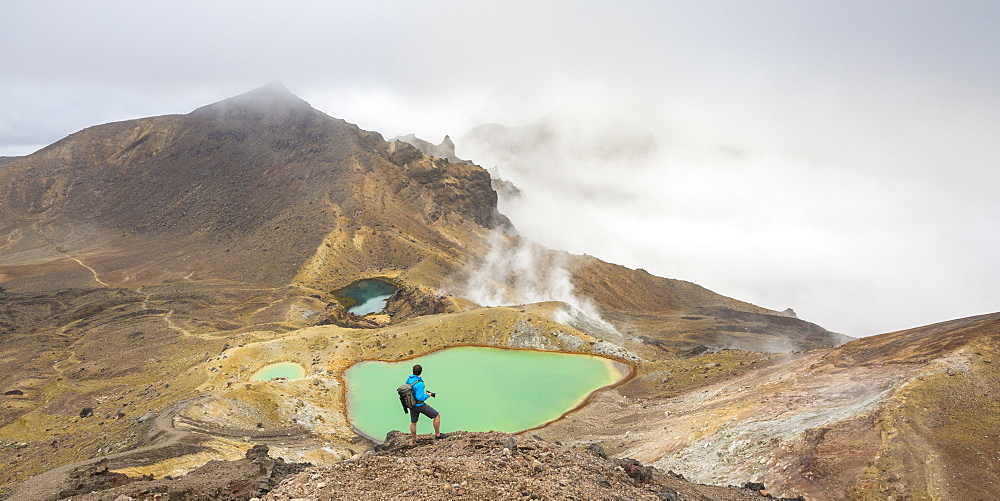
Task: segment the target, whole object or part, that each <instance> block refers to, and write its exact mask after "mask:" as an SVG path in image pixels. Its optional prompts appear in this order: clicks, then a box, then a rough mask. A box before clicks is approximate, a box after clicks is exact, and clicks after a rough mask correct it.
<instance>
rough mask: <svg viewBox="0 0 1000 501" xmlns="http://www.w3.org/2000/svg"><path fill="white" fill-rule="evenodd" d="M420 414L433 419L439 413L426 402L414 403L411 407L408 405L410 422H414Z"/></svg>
mask: <svg viewBox="0 0 1000 501" xmlns="http://www.w3.org/2000/svg"><path fill="white" fill-rule="evenodd" d="M421 414H423V415H425V416H427V417H429V418H431V419H434V418H436V417H438V414H439V413H438V411H436V410H434V408H433V407H431V406H429V405H427V404H424V405H415V406H413V407H410V422H411V423H416V422H417V419H419V418H420V415H421Z"/></svg>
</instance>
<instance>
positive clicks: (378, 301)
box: [337, 278, 398, 316]
mask: <svg viewBox="0 0 1000 501" xmlns="http://www.w3.org/2000/svg"><path fill="white" fill-rule="evenodd" d="M397 289H398V287H396V286H395V285H393V284H391V283H389V282H386V281H385V280H379V279H375V278H372V279H368V280H360V281H357V282H355V283H353V284H351V285H349V286H347V287H344V288H343V289H341V290H339V291H337V294H338V295H340V296H346V297H349V298H351V299H353V300H354V304H352V305H351V306H350V307H349V308H347V311H348V312H349V313H353V314H355V315H361V316H364V315H367V314H369V313H378V312H380V311H382V310H384V309H385V302H386V300H387V299H389V296H391V295H392V293H393V292H396V290H397Z"/></svg>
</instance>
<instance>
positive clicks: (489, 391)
mask: <svg viewBox="0 0 1000 501" xmlns="http://www.w3.org/2000/svg"><path fill="white" fill-rule="evenodd" d="M414 364H420V365H421V366H422V367H423V374H421V377H422V378H423V380H424V384H425V385H426V387H427V390H428V391H432V392H435V393H437V397H436V398H430V399H428V400H427V403H428V404H429V405H430V406H431V407H433V408H435V409H436V410H438V411H439V412H440V413H441V431H442V432H448V431H454V430H465V431H490V430H495V431H503V432H508V433H513V432H518V431H523V430H527V429H530V428H534V427H537V426H541V425H543V424H545V423H548V422H549V421H552V420H555V419H558V418H559V417H561V416H562V415H563V414H565V413H566V412H568V411H570V410H572V409H573V408H575V407H576V406H578V405H580V404H581V403H582V402H583V400H584V399H585V398H586V397H587V396H588V395H590V393H592V392H593V391H594V390H597V389H599V388H602V387H604V386H608V385H610V384H613V383H616V382H618V381H620V380H621V379H622V378H624V377H625V376H626V374H623V373H622V371H621V370H620V369H618V368H617V367H618V366H621V364H616V363H615V362H613V361H612V360H609V359H606V358H602V357H597V356H591V355H575V354H567V353H556V352H543V351H530V350H509V349H502V348H480V347H459V348H449V349H445V350H441V351H437V352H434V353H431V354H429V355H425V356H422V357H419V358H415V359H412V360H407V361H405V362H382V361H368V362H360V363H357V364H355V365H353V366H351V367H350V368H349V369H348V370H347V371H346V372H345V373H344V381H345V383H346V385H347V412H348V419H349V421H350V422H351V424H352V425H353V426H354V427H355V428H356V429H357V430H358V431H360V432H361V433H362V434H364V435H366V436H368V437H371V438H373V439H376V440H382V439H383V438H384V437H385V435H386V433H388V432H389V431H391V430H400V431H404V432H409V425H410V420H409V415H408V414H405V413H403V408H402V406H401V405H400V403H399V399H398V398H397V397H396V388H397V387H398V386H399V385H401V384H403V383H405V382H406V377H407V376H409V375H410V374H411V373H412V367H413V365H414ZM432 432H433V426H432V425H431V420H430V419H427V417H426V416H421V417H420V421H419V422H418V424H417V433H432Z"/></svg>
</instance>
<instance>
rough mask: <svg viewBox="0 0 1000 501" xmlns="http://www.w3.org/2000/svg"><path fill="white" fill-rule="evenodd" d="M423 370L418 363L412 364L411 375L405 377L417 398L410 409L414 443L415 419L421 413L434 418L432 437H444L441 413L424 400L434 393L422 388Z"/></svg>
mask: <svg viewBox="0 0 1000 501" xmlns="http://www.w3.org/2000/svg"><path fill="white" fill-rule="evenodd" d="M423 371H424V368H423V367H421V366H420V364H417V365H414V366H413V375H411V376H410V377H408V378H406V384H409V385H412V386H413V396H414V397H416V398H417V403H416V404H415V405H414V406H413V407H412V408H411V409H410V438H412V439H413V442H414V443H416V441H417V419H419V418H420V415H421V414H423V415H425V416H427V417H429V418H431V419H433V420H434V421H433V422H434V438H444V435H442V434H441V413H439V412H438V411H436V410H434V408H433V407H431V406H429V405H427V404H426V403H425V402H424V401H425V400H427V399H428V398H430V397H433V396H436V394H435V393H434V392H432V391H427V389H426V388H424V380H423V379H422V378H421V377H420V373H421V372H423Z"/></svg>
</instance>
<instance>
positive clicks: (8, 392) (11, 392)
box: [3, 390, 24, 396]
mask: <svg viewBox="0 0 1000 501" xmlns="http://www.w3.org/2000/svg"><path fill="white" fill-rule="evenodd" d="M3 394H4V395H17V396H20V395H24V392H23V391H21V390H9V391H5V392H4V393H3Z"/></svg>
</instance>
